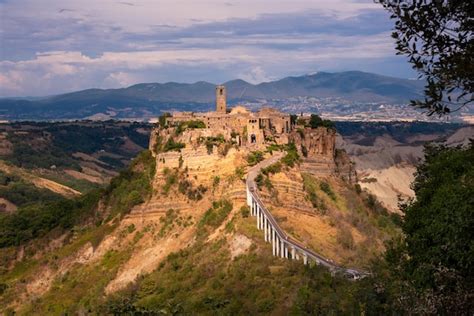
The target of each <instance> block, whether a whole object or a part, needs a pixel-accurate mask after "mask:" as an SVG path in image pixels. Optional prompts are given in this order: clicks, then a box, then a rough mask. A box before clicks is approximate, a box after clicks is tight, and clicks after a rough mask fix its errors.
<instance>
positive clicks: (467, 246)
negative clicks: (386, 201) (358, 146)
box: [387, 144, 474, 314]
mask: <svg viewBox="0 0 474 316" xmlns="http://www.w3.org/2000/svg"><path fill="white" fill-rule="evenodd" d="M413 189H414V191H415V194H416V198H415V199H414V200H413V201H411V202H410V203H408V204H407V205H404V206H402V210H403V211H404V213H405V221H404V223H403V225H402V229H403V232H404V235H405V238H404V240H402V241H400V242H396V243H393V244H392V246H390V247H389V248H388V250H387V261H388V264H389V267H390V270H391V271H392V272H393V274H394V279H395V282H398V283H399V285H400V288H403V290H400V292H399V293H398V294H399V295H400V296H403V295H404V294H402V292H403V293H405V294H406V293H407V292H409V291H412V293H413V294H414V295H415V296H416V300H415V302H416V306H410V307H409V308H410V309H411V310H415V308H416V309H417V310H418V311H419V312H421V313H437V314H439V313H440V314H469V311H472V310H474V294H473V293H474V265H473V263H474V242H473V241H474V207H473V206H474V147H473V144H471V145H470V146H469V147H468V148H460V147H457V148H447V147H443V146H427V147H426V150H425V162H424V163H422V164H421V165H420V166H419V167H418V168H417V172H416V177H415V181H414V183H413ZM407 289H408V290H407ZM398 301H403V300H402V299H400V300H398Z"/></svg>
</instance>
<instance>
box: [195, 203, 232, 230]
mask: <svg viewBox="0 0 474 316" xmlns="http://www.w3.org/2000/svg"><path fill="white" fill-rule="evenodd" d="M231 211H232V203H231V202H229V201H228V200H219V201H215V202H213V203H212V207H211V208H209V209H208V210H207V211H206V213H204V215H203V217H202V218H201V220H200V221H199V223H198V236H203V235H206V234H207V233H208V232H209V230H210V229H212V228H217V227H219V225H221V224H222V222H223V221H224V219H225V218H226V217H227V216H228V215H229V213H230V212H231Z"/></svg>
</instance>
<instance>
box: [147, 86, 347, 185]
mask: <svg viewBox="0 0 474 316" xmlns="http://www.w3.org/2000/svg"><path fill="white" fill-rule="evenodd" d="M309 120H310V116H303V115H301V116H296V115H295V116H291V115H290V114H287V113H282V112H280V111H278V110H276V109H273V108H269V107H264V108H262V109H260V110H259V111H257V112H251V111H249V110H248V109H247V108H245V107H244V106H242V105H236V106H234V107H233V108H231V109H229V108H227V100H226V88H225V86H223V85H218V86H216V109H215V111H211V112H174V113H171V114H168V115H164V116H162V117H161V119H160V124H159V126H158V127H157V128H155V130H154V132H153V133H152V135H151V142H150V150H151V151H152V152H153V153H154V154H155V155H156V156H157V159H158V160H159V161H160V162H161V164H162V165H163V166H164V167H169V168H175V167H178V166H180V165H184V167H188V168H196V169H199V170H201V171H202V170H204V169H206V168H207V167H209V166H210V165H213V164H214V165H216V164H218V162H219V160H221V159H222V157H223V156H225V155H226V154H227V152H228V151H229V150H231V149H234V150H237V151H242V150H243V151H248V152H250V151H255V150H265V149H266V148H267V147H268V146H270V145H272V144H273V145H277V146H279V145H287V144H289V143H293V144H295V147H296V149H297V151H298V154H299V156H300V158H301V166H302V169H303V170H304V171H305V172H308V173H311V174H314V175H323V176H328V175H332V174H336V173H338V170H340V169H341V168H340V166H339V165H338V163H337V159H336V158H337V157H336V156H337V155H336V154H337V151H336V148H335V140H336V131H335V130H334V129H333V128H328V127H317V128H311V127H308V122H309ZM351 170H352V169H351V168H347V166H345V169H344V173H345V175H344V176H345V177H346V178H347V179H349V180H351V178H352V177H353V175H351Z"/></svg>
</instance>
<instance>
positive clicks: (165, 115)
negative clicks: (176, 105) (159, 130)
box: [158, 112, 171, 127]
mask: <svg viewBox="0 0 474 316" xmlns="http://www.w3.org/2000/svg"><path fill="white" fill-rule="evenodd" d="M168 117H171V113H168V112H165V113H163V114H162V115H160V116H159V117H158V122H159V123H160V127H165V126H166V118H168Z"/></svg>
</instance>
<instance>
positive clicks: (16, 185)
mask: <svg viewBox="0 0 474 316" xmlns="http://www.w3.org/2000/svg"><path fill="white" fill-rule="evenodd" d="M0 197H2V198H4V199H6V200H8V201H10V202H12V203H13V204H15V205H16V206H18V207H22V206H27V205H38V204H41V203H48V202H54V201H59V200H62V199H63V198H62V196H60V195H59V194H56V193H53V192H51V191H50V190H47V189H40V188H38V187H36V186H34V185H33V184H32V183H29V182H26V181H24V180H22V179H21V178H20V177H19V176H17V175H15V174H7V173H4V172H2V171H0Z"/></svg>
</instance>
